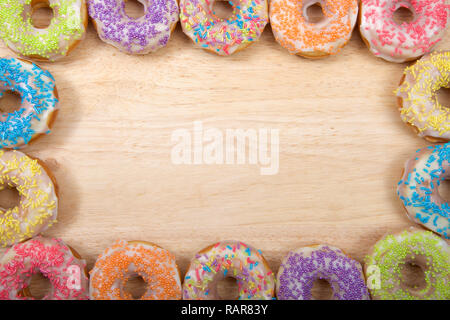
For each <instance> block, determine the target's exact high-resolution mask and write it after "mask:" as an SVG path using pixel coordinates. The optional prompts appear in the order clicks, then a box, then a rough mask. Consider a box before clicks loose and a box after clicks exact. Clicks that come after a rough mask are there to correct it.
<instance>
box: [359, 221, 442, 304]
mask: <svg viewBox="0 0 450 320" xmlns="http://www.w3.org/2000/svg"><path fill="white" fill-rule="evenodd" d="M419 261H420V262H419ZM411 262H412V263H415V264H418V265H419V266H420V267H421V269H422V270H423V272H424V275H425V282H426V285H425V287H424V288H409V287H408V286H405V285H404V284H403V273H402V267H403V266H404V265H405V264H406V263H411ZM365 269H366V271H367V270H377V272H374V273H373V274H371V275H369V277H370V278H369V279H372V278H373V277H377V278H378V279H375V280H376V281H374V284H373V285H369V289H370V293H371V294H372V298H374V299H382V300H416V299H430V300H447V299H450V249H449V246H448V245H447V243H446V242H445V241H444V240H443V239H440V238H439V237H438V236H436V235H434V234H433V233H432V232H430V231H423V230H419V229H415V228H410V229H409V230H405V231H403V232H401V233H399V234H397V235H388V236H386V237H384V238H383V239H381V240H380V241H378V242H377V243H376V244H375V246H374V248H373V251H372V253H371V254H370V255H369V256H367V257H366V268H365Z"/></svg>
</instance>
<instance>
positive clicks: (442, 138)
mask: <svg viewBox="0 0 450 320" xmlns="http://www.w3.org/2000/svg"><path fill="white" fill-rule="evenodd" d="M441 88H450V51H440V52H433V53H430V54H427V55H426V56H424V57H422V59H420V60H419V61H417V62H416V63H415V64H414V65H413V66H410V67H408V68H406V69H405V72H404V74H403V77H402V80H401V82H400V86H399V88H398V89H397V90H396V95H397V102H398V106H399V108H400V116H401V118H402V120H403V121H404V122H405V123H406V124H408V125H409V126H411V127H412V128H413V129H414V131H415V132H416V133H417V134H418V135H419V136H420V137H422V138H425V139H426V140H428V141H430V142H447V141H449V140H450V111H449V109H448V108H447V107H446V106H443V105H442V104H441V103H440V102H439V100H438V98H437V96H436V93H437V91H438V90H439V89H441Z"/></svg>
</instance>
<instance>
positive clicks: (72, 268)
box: [0, 236, 89, 300]
mask: <svg viewBox="0 0 450 320" xmlns="http://www.w3.org/2000/svg"><path fill="white" fill-rule="evenodd" d="M38 272H40V273H42V275H43V276H44V277H46V278H47V279H48V280H49V281H50V284H51V290H50V292H49V293H48V294H47V295H46V296H45V297H44V298H43V300H87V299H89V294H88V281H89V280H88V277H87V271H86V262H85V261H84V260H82V259H81V257H80V255H79V254H78V253H77V252H76V251H75V250H74V249H72V248H71V247H69V246H67V245H66V244H65V243H64V242H63V241H62V240H61V239H50V238H44V237H41V236H38V237H36V238H33V239H30V240H28V241H26V242H22V243H18V244H16V245H14V246H13V247H11V248H9V249H8V250H7V251H6V253H5V255H4V256H3V257H2V258H1V260H0V299H2V300H21V299H33V297H32V296H31V293H30V291H29V285H30V282H31V276H32V275H33V274H36V273H38Z"/></svg>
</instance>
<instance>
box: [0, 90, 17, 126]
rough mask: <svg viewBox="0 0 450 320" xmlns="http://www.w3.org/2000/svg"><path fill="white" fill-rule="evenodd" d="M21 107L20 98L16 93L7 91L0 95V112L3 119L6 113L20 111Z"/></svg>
mask: <svg viewBox="0 0 450 320" xmlns="http://www.w3.org/2000/svg"><path fill="white" fill-rule="evenodd" d="M21 105H22V98H21V97H20V94H19V93H18V92H16V91H10V90H8V91H5V92H3V94H2V95H0V112H2V113H3V114H4V115H3V116H4V117H6V116H7V114H8V113H11V112H14V111H18V110H20V108H21ZM0 120H2V119H0Z"/></svg>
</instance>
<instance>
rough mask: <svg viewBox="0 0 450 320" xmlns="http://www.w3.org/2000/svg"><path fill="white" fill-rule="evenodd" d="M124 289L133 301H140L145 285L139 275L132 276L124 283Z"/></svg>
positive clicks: (145, 289) (145, 288)
mask: <svg viewBox="0 0 450 320" xmlns="http://www.w3.org/2000/svg"><path fill="white" fill-rule="evenodd" d="M124 289H125V291H126V292H128V293H129V294H131V296H132V297H133V299H136V300H137V299H140V298H142V297H143V296H144V294H145V292H146V291H147V283H146V282H145V280H144V278H142V277H141V276H140V275H132V276H131V277H129V278H128V280H127V281H126V283H125V286H124Z"/></svg>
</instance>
